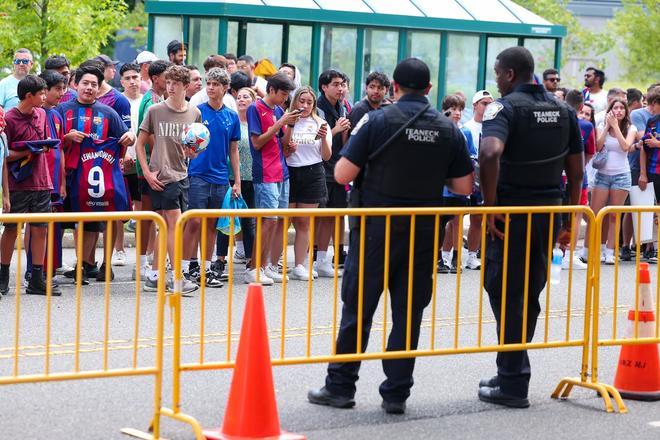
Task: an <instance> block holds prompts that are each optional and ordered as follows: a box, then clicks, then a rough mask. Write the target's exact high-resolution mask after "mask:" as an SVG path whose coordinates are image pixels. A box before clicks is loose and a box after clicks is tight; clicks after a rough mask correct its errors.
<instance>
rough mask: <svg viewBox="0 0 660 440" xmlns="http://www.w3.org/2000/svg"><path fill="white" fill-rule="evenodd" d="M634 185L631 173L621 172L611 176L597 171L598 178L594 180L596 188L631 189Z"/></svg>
mask: <svg viewBox="0 0 660 440" xmlns="http://www.w3.org/2000/svg"><path fill="white" fill-rule="evenodd" d="M631 186H632V178H631V177H630V173H621V174H615V175H613V176H609V175H607V174H602V173H600V172H597V173H596V179H595V180H594V189H605V190H608V191H609V190H611V189H613V190H622V191H630V187H631Z"/></svg>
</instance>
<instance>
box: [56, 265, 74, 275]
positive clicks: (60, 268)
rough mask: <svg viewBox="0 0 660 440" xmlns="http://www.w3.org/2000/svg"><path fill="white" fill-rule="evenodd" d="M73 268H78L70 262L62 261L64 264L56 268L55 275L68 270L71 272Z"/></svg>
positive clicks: (62, 273)
mask: <svg viewBox="0 0 660 440" xmlns="http://www.w3.org/2000/svg"><path fill="white" fill-rule="evenodd" d="M74 266H75V264H74ZM72 270H76V268H75V267H71V266H70V265H69V264H66V263H62V266H60V267H58V268H57V269H55V275H64V274H65V273H66V272H71V271H72Z"/></svg>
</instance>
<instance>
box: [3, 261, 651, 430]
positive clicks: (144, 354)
mask: <svg viewBox="0 0 660 440" xmlns="http://www.w3.org/2000/svg"><path fill="white" fill-rule="evenodd" d="M289 255H291V253H289ZM71 257H72V254H71V251H69V250H67V255H66V257H65V260H69V259H70V258H71ZM129 258H130V259H131V261H134V256H132V255H129ZM131 269H132V267H131V266H126V267H123V268H115V271H116V273H117V279H116V281H115V282H114V283H112V284H111V286H110V295H109V297H108V298H109V315H108V316H109V320H108V325H107V328H108V332H109V333H108V344H107V347H108V350H107V363H108V366H109V368H122V367H130V366H131V365H132V362H133V348H134V342H135V340H134V334H135V326H134V324H135V315H136V301H135V299H136V294H135V283H134V282H131V280H130V277H131V275H130V274H131ZM237 269H238V268H237ZM655 270H656V269H655V267H654V268H653V273H652V278H653V281H654V286H655V280H656V279H657V274H656V272H655ZM562 276H563V278H562V283H561V285H560V286H559V287H555V286H553V287H552V289H551V294H550V303H549V306H547V307H546V305H545V304H543V305H542V308H543V311H542V317H543V318H542V319H540V320H539V324H538V326H537V332H536V337H535V341H542V340H543V338H544V336H545V325H546V320H545V310H546V308H547V310H548V321H547V324H548V325H547V327H548V340H549V341H556V340H563V339H565V338H566V335H567V334H568V337H569V338H578V337H580V334H581V332H582V325H583V321H582V319H583V315H584V289H585V273H584V272H575V274H574V277H573V279H572V281H571V301H570V306H569V303H568V298H567V289H568V279H567V272H566V271H564V272H563V273H562ZM634 279H635V278H634V266H633V265H632V264H631V263H625V264H623V265H622V266H621V268H620V270H619V275H618V279H617V283H618V294H617V296H618V298H617V308H616V310H617V313H616V316H617V334H619V335H620V334H622V332H623V331H624V329H625V326H626V322H625V311H626V310H627V308H628V305H629V304H631V303H634V302H633V301H634V300H633V294H634V288H633V287H634ZM237 281H238V280H237ZM460 281H461V284H460V292H461V295H460V302H459V313H458V315H459V316H460V319H459V325H458V329H459V334H458V336H457V337H456V336H455V333H454V331H455V324H456V314H455V310H456V300H455V298H456V296H455V291H456V276H455V275H453V276H450V275H438V280H437V303H436V325H435V339H434V342H435V346H436V348H437V347H442V348H448V349H449V348H451V347H453V346H454V343H455V341H456V343H457V346H458V347H469V346H473V345H475V344H476V343H477V333H478V321H479V320H478V315H479V313H478V311H479V295H480V290H479V282H480V272H478V271H465V272H464V273H463V274H462V275H461V277H460ZM601 282H602V284H603V286H604V287H603V289H602V292H601V295H602V297H603V299H602V301H601V306H602V307H601V317H600V319H601V334H602V335H603V336H608V335H611V333H612V319H613V316H615V314H614V313H613V294H614V292H613V286H614V269H613V268H612V267H604V268H603V272H602V277H601ZM62 283H65V281H63V282H62ZM12 284H13V282H12ZM63 290H64V295H63V296H62V297H60V298H53V299H52V308H51V319H52V334H51V347H50V365H49V367H50V371H51V372H57V371H70V370H71V369H72V368H73V366H74V357H73V352H74V350H73V345H72V343H73V341H75V335H76V319H75V317H76V307H77V306H76V298H75V291H74V289H73V288H72V286H70V285H63ZM245 290H246V286H245V285H243V284H237V285H236V286H234V290H233V295H232V300H233V301H232V303H233V307H232V309H233V310H232V325H231V338H227V326H228V324H227V310H228V288H227V286H225V287H223V288H221V289H208V290H207V291H206V292H205V295H204V310H205V324H204V333H205V335H206V337H205V344H204V353H203V359H204V361H205V362H210V361H223V360H226V356H227V343H228V342H227V341H228V339H229V340H230V341H231V347H230V352H231V359H233V357H234V356H235V354H236V344H237V340H238V333H239V331H240V321H241V314H242V306H243V302H244V299H245ZM264 294H265V300H266V309H267V320H268V326H269V335H270V338H271V355H272V356H273V357H277V356H280V355H281V351H280V350H281V346H282V345H281V342H282V339H281V335H282V333H281V327H282V319H281V310H282V288H281V286H280V285H276V286H274V287H267V288H265V289H264ZM483 295H484V296H483V297H482V298H483V303H482V305H483V326H482V345H488V344H493V343H494V342H495V324H494V320H493V319H492V312H491V311H490V307H489V305H488V301H487V297H486V296H485V292H484V294H483ZM541 297H542V298H545V293H542V296H541ZM309 298H310V295H309V292H308V285H307V284H306V283H304V282H299V281H291V282H289V283H288V286H287V295H286V305H285V310H286V319H285V322H284V327H285V332H284V334H285V339H284V341H285V347H284V349H285V351H284V356H285V357H293V356H304V355H305V354H306V351H307V340H306V337H305V335H306V328H307V326H308V325H309V326H310V328H311V330H312V332H311V334H312V336H311V337H310V346H309V350H310V352H311V354H312V355H315V354H328V353H329V352H330V350H331V344H332V334H333V328H332V325H333V319H332V313H333V304H334V285H333V281H332V280H328V279H322V280H317V281H315V282H314V283H313V290H312V293H311V298H312V304H311V310H312V315H311V316H312V319H311V321H310V322H309V323H308V319H307V318H308V314H307V310H308V307H310V305H309V301H308V300H309ZM15 300H16V298H15V297H14V296H13V294H12V295H10V296H7V297H5V298H3V299H2V301H0V328H1V329H2V330H1V331H0V377H1V376H5V375H8V374H11V373H12V368H13V365H14V364H13V362H14V356H13V355H14V348H13V347H14V343H15V339H14V326H15V316H16V313H15V312H16V303H15ZM105 300H106V297H105V295H104V288H103V285H100V284H92V285H91V286H88V287H85V288H84V291H83V295H82V297H81V304H80V314H81V317H82V318H81V321H80V341H81V354H80V358H79V362H80V367H81V369H82V370H85V369H98V368H101V367H102V365H103V360H104V343H103V341H104V334H105V328H106V325H105V313H104V307H105ZM340 304H341V303H340V302H339V306H338V307H339V308H338V310H340ZM155 305H156V296H155V294H153V293H149V292H142V293H141V295H140V303H139V306H140V312H139V315H140V324H139V334H138V344H137V345H138V347H139V348H138V350H137V364H138V365H140V366H150V365H153V356H154V344H155V341H154V338H153V337H154V335H155V316H156V315H155V310H156V308H155ZM381 305H382V304H381ZM45 306H46V300H45V298H42V297H29V296H24V295H21V297H20V323H19V326H20V345H21V346H22V347H23V348H22V349H21V350H20V352H19V357H18V359H19V367H20V373H21V374H29V373H38V372H43V369H44V364H45V357H44V353H45V350H44V346H43V344H44V340H45V339H44V338H45V334H46V332H45V315H46V313H45V312H46V307H45ZM201 306H202V297H201V295H197V296H196V297H192V298H184V299H183V326H182V334H183V335H184V337H183V338H182V341H183V343H184V346H183V352H182V359H183V360H184V361H185V362H198V361H199V359H200V342H199V341H200V338H199V334H200V311H201V308H202V307H201ZM381 310H382V309H381ZM337 316H339V312H338V313H337ZM567 316H570V317H571V319H570V328H568V330H567ZM425 318H426V319H425V322H424V325H423V331H422V337H421V342H420V348H428V347H429V346H430V342H431V310H430V308H429V309H427V313H426V316H425ZM390 327H391V323H389V324H388V329H389V328H390ZM382 328H383V315H382V311H379V313H378V314H377V316H376V318H375V323H374V330H373V331H372V337H371V339H370V347H369V348H370V351H374V350H379V349H380V347H381V344H382ZM165 333H166V348H165V358H164V359H165V378H164V383H165V386H164V394H163V405H164V406H166V407H170V406H171V395H172V392H171V389H172V387H171V383H172V375H171V364H172V362H171V360H172V350H171V335H172V324H171V321H170V312H169V309H167V310H166V314H165ZM618 353H619V348H618V347H614V348H603V349H601V350H600V363H599V374H600V377H601V378H602V380H603V381H604V382H607V383H612V381H613V377H614V372H615V367H616V362H617V357H618ZM530 356H531V362H532V368H533V370H532V371H533V376H532V383H531V389H530V400H531V402H532V406H531V408H529V409H527V410H512V409H505V408H502V407H498V406H494V405H489V404H486V403H482V402H480V401H479V400H478V399H477V397H476V394H477V382H478V381H479V379H480V378H482V377H487V376H490V375H492V374H493V373H494V372H495V362H494V359H495V354H493V353H484V354H461V355H448V356H434V357H425V358H419V359H418V360H417V364H416V370H415V386H414V388H413V390H412V396H411V398H410V399H409V400H408V411H407V413H406V414H405V415H403V416H388V415H386V414H384V413H383V411H382V410H381V409H380V401H381V399H380V396H379V394H378V385H379V384H380V382H381V381H382V380H383V373H382V368H381V364H380V362H379V361H367V362H364V363H363V366H362V370H361V375H360V381H359V382H358V392H357V396H356V400H357V406H356V407H355V408H354V409H351V410H338V409H330V408H326V407H319V406H315V405H311V404H309V403H307V401H306V393H307V390H308V389H310V388H312V387H319V386H321V385H322V384H323V380H324V374H325V365H324V364H306V365H295V366H280V367H275V368H274V369H273V374H274V379H275V387H276V395H277V401H278V406H279V414H280V420H281V425H282V428H283V429H285V430H287V431H291V432H297V433H302V434H305V435H307V436H308V438H310V439H345V438H351V439H372V438H377V437H382V438H411V439H412V438H434V439H435V438H438V439H440V438H451V439H472V438H474V439H478V438H495V439H499V438H502V439H504V438H509V439H510V438H530V437H534V438H539V439H556V438H569V439H579V438H587V437H591V438H596V437H597V436H602V437H605V436H607V437H608V438H615V437H627V436H634V437H635V438H636V439H647V438H648V439H651V438H659V437H660V427H659V426H660V422H658V421H660V411H659V410H660V403H649V402H632V401H628V402H627V404H628V407H629V410H630V413H629V414H626V415H620V414H607V413H605V411H604V406H603V403H602V400H601V399H600V398H598V397H596V395H595V394H594V393H593V392H591V391H587V390H582V389H574V391H573V393H572V394H571V396H570V398H569V399H568V400H567V401H556V400H553V399H551V398H550V393H551V392H552V390H553V389H554V387H555V386H556V385H557V383H558V381H559V380H560V379H561V378H562V377H565V376H577V375H578V374H579V368H580V365H581V361H580V357H581V352H580V350H579V349H578V348H562V349H550V350H536V351H533V352H531V355H530ZM230 381H231V370H220V371H217V370H216V371H206V372H186V373H183V378H182V411H183V412H185V413H187V414H190V415H192V416H194V417H196V418H197V419H198V420H199V421H200V422H201V423H202V425H203V426H205V427H217V426H219V425H221V424H222V418H223V414H224V408H225V405H226V399H227V392H228V389H229V385H230ZM152 396H153V380H152V378H151V377H130V378H113V379H94V380H85V381H74V382H52V383H37V384H21V385H7V386H2V387H0V402H1V403H0V427H1V428H0V439H16V438H31V439H72V438H75V439H78V438H81V439H82V438H85V439H110V438H126V437H124V436H123V435H122V434H120V432H119V430H120V429H121V428H124V427H133V428H139V429H146V427H147V426H148V422H149V420H150V417H151V412H152V408H153V397H152ZM654 422H656V423H655V424H654ZM162 435H163V436H164V437H165V438H169V439H191V438H194V437H193V435H192V432H191V431H190V430H189V429H188V427H187V426H185V425H183V424H181V423H179V422H173V421H171V420H168V419H165V418H163V422H162Z"/></svg>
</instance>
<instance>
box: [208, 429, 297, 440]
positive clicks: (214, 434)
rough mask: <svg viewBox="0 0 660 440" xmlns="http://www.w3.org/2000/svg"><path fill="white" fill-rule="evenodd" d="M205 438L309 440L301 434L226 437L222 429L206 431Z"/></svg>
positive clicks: (216, 439)
mask: <svg viewBox="0 0 660 440" xmlns="http://www.w3.org/2000/svg"><path fill="white" fill-rule="evenodd" d="M203 433H204V437H206V438H207V440H307V437H305V436H304V435H301V434H292V433H289V432H281V433H280V435H277V436H274V437H259V438H257V437H237V436H234V435H225V434H223V433H222V432H221V429H212V430H204V431H203Z"/></svg>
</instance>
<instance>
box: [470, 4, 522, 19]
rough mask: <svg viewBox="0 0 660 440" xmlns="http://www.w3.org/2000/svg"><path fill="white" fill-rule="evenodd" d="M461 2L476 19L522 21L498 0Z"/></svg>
mask: <svg viewBox="0 0 660 440" xmlns="http://www.w3.org/2000/svg"><path fill="white" fill-rule="evenodd" d="M459 3H460V4H461V5H462V6H463V7H464V8H465V9H466V10H467V11H468V12H469V13H470V15H472V16H473V17H474V19H475V20H480V21H499V22H503V23H520V20H518V19H517V18H516V16H515V15H513V14H512V13H511V12H510V11H509V10H508V9H507V8H506V7H504V5H503V4H502V3H500V2H499V1H498V0H459Z"/></svg>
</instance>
